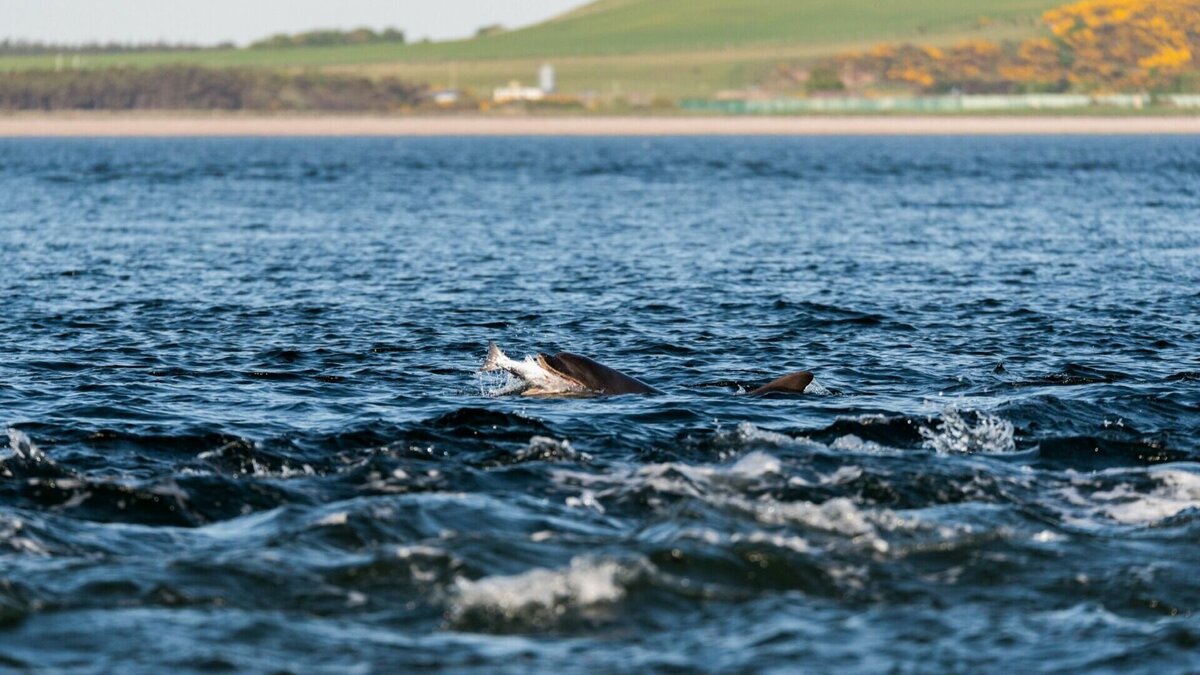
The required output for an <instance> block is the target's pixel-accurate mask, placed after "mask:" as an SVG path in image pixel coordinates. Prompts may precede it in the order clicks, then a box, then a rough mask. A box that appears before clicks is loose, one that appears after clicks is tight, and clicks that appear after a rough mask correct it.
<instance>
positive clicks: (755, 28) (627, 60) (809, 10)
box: [0, 0, 1062, 96]
mask: <svg viewBox="0 0 1200 675" xmlns="http://www.w3.org/2000/svg"><path fill="white" fill-rule="evenodd" d="M1059 4H1062V2H1061V0H887V1H886V2H880V1H879V0H598V1H597V2H593V3H590V4H587V5H585V6H583V7H581V8H579V9H577V10H575V11H572V12H569V13H567V14H565V15H562V16H559V17H556V18H553V19H550V20H548V21H545V22H543V23H540V24H536V25H534V26H530V27H527V28H523V29H520V30H514V31H510V32H507V33H502V34H500V35H494V36H490V37H482V38H475V39H470V40H457V41H448V42H441V43H424V44H411V45H395V44H369V45H356V46H342V47H309V48H293V49H254V50H251V49H230V50H210V51H203V52H161V53H131V54H111V55H97V56H85V57H83V59H82V64H83V67H87V68H95V67H106V66H114V65H132V66H148V65H155V64H163V63H197V64H202V65H211V66H256V67H278V68H321V69H330V70H337V71H353V72H362V73H367V74H376V75H382V74H387V75H397V76H401V77H406V78H412V79H416V80H421V81H424V82H429V83H431V84H436V85H443V86H444V85H452V84H454V85H459V86H466V87H471V88H475V89H478V90H480V91H486V90H488V89H490V88H491V87H493V86H496V85H499V84H502V83H504V82H506V81H508V80H510V79H518V78H519V79H524V80H526V81H529V80H532V78H533V75H534V72H535V69H536V67H537V65H538V64H539V63H540V62H542V61H546V60H549V61H551V62H553V63H555V65H556V66H557V67H558V71H559V81H560V84H561V87H562V88H563V89H564V90H566V91H583V90H595V91H605V92H607V91H613V90H618V91H622V92H638V93H643V94H646V95H666V96H679V95H706V94H711V93H712V92H714V91H716V90H719V89H725V88H736V87H743V86H746V85H747V84H750V83H752V82H755V81H757V79H758V78H761V76H762V75H763V74H764V73H766V72H767V71H768V70H769V69H770V68H772V67H773V66H774V65H775V64H778V63H780V62H781V61H787V60H804V59H811V58H816V57H818V56H822V55H824V54H828V53H830V52H834V51H839V50H845V49H850V48H858V47H863V46H867V45H870V44H874V43H877V42H885V41H898V40H911V41H920V42H925V43H932V44H946V43H949V42H953V41H956V40H959V39H963V38H968V37H981V38H991V39H1004V38H1020V37H1025V36H1027V35H1030V34H1032V33H1035V32H1037V31H1040V30H1042V28H1041V26H1040V23H1039V20H1038V17H1039V16H1040V14H1041V12H1043V11H1044V10H1046V9H1048V8H1050V7H1053V6H1056V5H1059ZM53 65H54V58H53V57H11V58H0V70H12V69H30V68H48V67H53Z"/></svg>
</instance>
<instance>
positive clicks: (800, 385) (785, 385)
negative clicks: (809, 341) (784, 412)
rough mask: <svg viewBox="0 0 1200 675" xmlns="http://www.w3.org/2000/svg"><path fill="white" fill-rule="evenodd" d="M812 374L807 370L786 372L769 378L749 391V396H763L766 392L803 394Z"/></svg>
mask: <svg viewBox="0 0 1200 675" xmlns="http://www.w3.org/2000/svg"><path fill="white" fill-rule="evenodd" d="M812 381H813V374H812V373H810V372H809V371H807V370H801V371H799V372H796V373H788V374H787V375H784V376H783V377H780V378H778V379H774V380H771V381H770V382H768V383H766V384H764V385H763V386H761V387H759V388H758V389H755V390H754V391H752V392H750V393H749V396H765V395H767V394H803V393H804V390H805V389H807V388H808V385H810V384H812Z"/></svg>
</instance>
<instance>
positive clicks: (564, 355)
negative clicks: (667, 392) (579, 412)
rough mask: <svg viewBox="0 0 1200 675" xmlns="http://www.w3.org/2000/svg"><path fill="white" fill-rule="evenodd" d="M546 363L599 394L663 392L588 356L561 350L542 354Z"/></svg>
mask: <svg viewBox="0 0 1200 675" xmlns="http://www.w3.org/2000/svg"><path fill="white" fill-rule="evenodd" d="M541 357H542V359H544V360H545V363H546V365H548V366H550V367H551V368H553V369H554V370H556V371H558V372H559V373H561V374H562V375H565V376H567V377H569V378H571V379H573V380H575V381H577V382H579V383H580V384H582V385H583V386H585V387H587V388H588V389H590V390H592V391H594V392H596V393H598V394H613V395H616V394H661V393H662V392H661V391H659V390H657V389H655V388H654V387H651V386H650V385H648V384H646V383H645V382H642V381H641V380H639V379H637V378H633V377H630V376H628V375H626V374H625V373H622V372H620V371H618V370H613V369H612V368H609V367H608V366H606V365H604V364H602V363H597V362H595V361H593V360H591V359H589V358H588V357H586V356H580V355H579V354H572V353H571V352H559V353H557V354H555V355H554V356H547V355H546V354H541Z"/></svg>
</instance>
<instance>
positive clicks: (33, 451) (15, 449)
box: [8, 427, 50, 463]
mask: <svg viewBox="0 0 1200 675" xmlns="http://www.w3.org/2000/svg"><path fill="white" fill-rule="evenodd" d="M8 447H9V450H11V451H12V454H13V456H14V457H16V458H18V459H23V460H25V461H28V462H37V463H41V462H48V461H50V460H49V458H48V457H46V453H44V452H42V450H41V448H39V447H38V446H36V445H34V443H33V441H31V440H29V436H26V435H25V432H23V431H21V430H20V429H16V428H13V427H9V428H8Z"/></svg>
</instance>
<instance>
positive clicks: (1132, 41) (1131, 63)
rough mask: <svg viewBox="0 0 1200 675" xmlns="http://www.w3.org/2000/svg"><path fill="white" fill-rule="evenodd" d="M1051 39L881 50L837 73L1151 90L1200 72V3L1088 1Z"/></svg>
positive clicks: (1066, 14)
mask: <svg viewBox="0 0 1200 675" xmlns="http://www.w3.org/2000/svg"><path fill="white" fill-rule="evenodd" d="M1042 19H1043V21H1044V22H1045V23H1046V25H1047V26H1048V27H1049V29H1050V35H1051V37H1038V38H1031V39H1028V40H1025V41H1024V42H1022V43H1019V44H1006V45H998V44H996V43H994V42H988V41H985V40H971V41H967V42H961V43H959V44H957V45H954V46H953V47H951V48H948V49H939V48H936V47H915V46H912V45H898V46H897V45H879V46H876V47H875V48H873V49H871V50H870V51H868V52H866V53H862V54H850V55H845V56H842V57H839V58H838V59H837V60H836V61H837V63H836V64H834V65H835V67H837V68H839V69H841V70H843V71H844V70H846V69H849V70H850V71H854V72H861V73H868V74H871V73H873V74H874V75H875V77H876V78H877V79H882V80H885V81H892V82H897V83H905V84H909V85H917V86H919V87H921V88H923V89H926V90H928V89H937V88H943V89H945V88H949V87H961V88H964V89H966V90H987V91H1007V90H1012V89H1035V90H1036V89H1050V90H1058V89H1064V88H1068V87H1073V88H1077V89H1086V90H1095V89H1144V88H1147V87H1163V86H1170V84H1171V82H1172V81H1174V78H1176V77H1177V76H1178V75H1179V74H1180V73H1183V72H1185V71H1190V70H1194V69H1196V68H1197V67H1198V66H1200V61H1197V56H1198V55H1200V0H1080V2H1075V3H1072V4H1069V5H1064V6H1062V7H1058V8H1056V9H1052V10H1050V11H1048V12H1046V13H1045V14H1043V16H1042Z"/></svg>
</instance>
